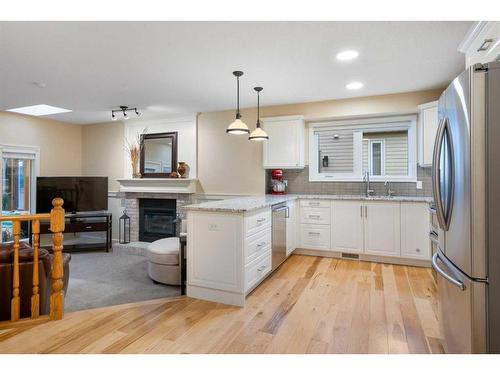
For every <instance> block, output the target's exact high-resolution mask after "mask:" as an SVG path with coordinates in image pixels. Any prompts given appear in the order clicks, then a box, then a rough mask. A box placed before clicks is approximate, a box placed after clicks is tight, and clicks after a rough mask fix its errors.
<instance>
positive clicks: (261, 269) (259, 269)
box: [257, 266, 266, 272]
mask: <svg viewBox="0 0 500 375" xmlns="http://www.w3.org/2000/svg"><path fill="white" fill-rule="evenodd" d="M265 269H266V266H260V267H259V268H257V271H259V272H262V271H264V270H265Z"/></svg>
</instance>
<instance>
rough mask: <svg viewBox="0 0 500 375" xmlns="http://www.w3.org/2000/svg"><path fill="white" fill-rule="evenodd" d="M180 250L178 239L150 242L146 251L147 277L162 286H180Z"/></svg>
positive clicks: (171, 238)
mask: <svg viewBox="0 0 500 375" xmlns="http://www.w3.org/2000/svg"><path fill="white" fill-rule="evenodd" d="M180 248H181V244H180V241H179V238H178V237H169V238H162V239H161V240H158V241H155V242H152V243H151V244H150V245H149V246H148V248H147V249H146V258H147V259H148V275H149V277H150V278H151V279H153V280H154V281H157V282H159V283H162V284H169V285H180V284H181V273H180V267H179V252H180Z"/></svg>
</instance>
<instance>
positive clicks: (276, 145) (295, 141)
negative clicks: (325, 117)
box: [261, 116, 305, 169]
mask: <svg viewBox="0 0 500 375" xmlns="http://www.w3.org/2000/svg"><path fill="white" fill-rule="evenodd" d="M261 121H262V126H263V128H264V130H265V131H266V133H267V135H268V136H269V140H268V141H266V142H264V143H263V158H262V159H263V167H264V169H273V168H279V169H299V168H304V154H305V150H304V147H305V140H304V134H305V125H304V117H303V116H281V117H267V118H263V119H261Z"/></svg>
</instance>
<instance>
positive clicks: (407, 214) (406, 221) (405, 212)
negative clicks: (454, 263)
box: [401, 202, 431, 259]
mask: <svg viewBox="0 0 500 375" xmlns="http://www.w3.org/2000/svg"><path fill="white" fill-rule="evenodd" d="M429 231H430V213H429V207H428V206H427V205H425V204H422V203H411V202H402V203H401V256H403V257H405V258H420V259H429V258H430V256H431V254H430V240H429Z"/></svg>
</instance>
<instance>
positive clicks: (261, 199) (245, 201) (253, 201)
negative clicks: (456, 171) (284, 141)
mask: <svg viewBox="0 0 500 375" xmlns="http://www.w3.org/2000/svg"><path fill="white" fill-rule="evenodd" d="M295 199H324V200H363V201H393V202H426V203H431V202H432V201H433V198H432V197H403V196H393V197H386V196H370V197H365V196H360V195H326V194H286V195H271V194H267V195H261V196H249V197H239V198H230V199H224V200H217V201H211V202H203V203H198V204H190V205H187V206H184V207H183V208H185V209H186V210H191V211H215V212H235V213H244V212H248V211H253V210H258V209H260V208H265V207H270V206H272V205H274V204H278V203H282V202H286V201H289V200H295Z"/></svg>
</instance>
